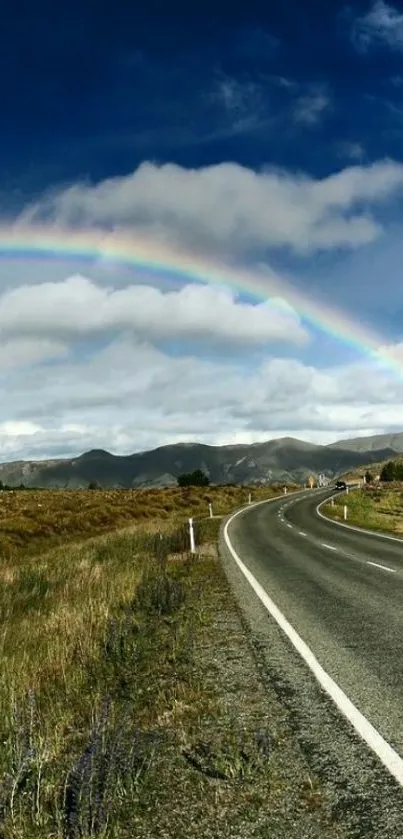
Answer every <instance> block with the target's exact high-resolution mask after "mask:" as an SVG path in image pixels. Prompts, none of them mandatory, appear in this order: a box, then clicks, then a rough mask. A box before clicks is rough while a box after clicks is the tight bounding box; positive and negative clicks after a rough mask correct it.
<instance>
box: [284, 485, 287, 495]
mask: <svg viewBox="0 0 403 839" xmlns="http://www.w3.org/2000/svg"><path fill="white" fill-rule="evenodd" d="M284 495H287V487H284Z"/></svg>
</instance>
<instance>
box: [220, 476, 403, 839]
mask: <svg viewBox="0 0 403 839" xmlns="http://www.w3.org/2000/svg"><path fill="white" fill-rule="evenodd" d="M333 492H334V490H333ZM330 494H331V493H330V492H329V491H327V492H323V491H322V492H320V493H318V492H316V491H312V492H311V491H307V492H305V493H304V494H303V495H299V497H298V496H296V497H295V498H293V497H292V496H288V498H284V499H281V500H279V501H276V502H274V503H270V504H262V505H260V506H256V507H253V508H251V509H249V510H247V511H245V512H244V513H242V514H241V515H240V516H238V517H237V518H235V519H234V520H233V521H232V522H230V524H229V526H228V536H229V538H230V542H231V544H232V546H233V548H234V549H235V551H236V552H237V554H238V556H239V557H240V558H241V559H242V561H243V562H244V563H245V565H246V567H247V568H248V569H249V570H250V571H251V572H252V574H253V575H254V577H255V578H256V579H257V580H258V582H259V583H260V584H261V585H262V587H263V589H264V590H265V592H267V594H268V595H269V597H270V598H271V600H272V601H273V602H274V603H275V604H276V606H277V607H278V608H279V609H280V610H281V612H282V614H283V615H284V617H285V618H286V619H287V620H288V621H289V622H290V624H291V625H292V627H293V628H294V629H295V630H296V632H297V633H298V635H299V636H300V637H301V638H302V639H303V641H305V643H306V644H307V645H308V646H309V647H310V649H311V650H312V652H313V653H314V656H315V657H316V659H317V660H318V661H319V663H320V664H321V665H322V667H323V668H324V670H325V671H326V673H328V674H329V676H330V677H331V678H332V679H333V680H334V681H335V682H336V684H337V685H338V686H339V687H340V688H341V689H342V691H343V692H344V693H345V694H346V696H347V697H348V698H349V699H350V700H351V701H352V702H353V703H354V705H355V706H356V708H358V709H359V711H360V712H361V713H362V714H363V715H364V716H365V718H366V719H367V720H368V721H369V722H370V723H371V724H372V726H374V727H375V729H376V730H377V732H379V733H380V734H381V736H382V737H383V738H384V739H385V740H386V741H387V743H389V744H390V745H391V746H392V748H393V749H394V750H395V751H396V752H397V753H398V755H399V756H400V757H402V758H403V542H402V543H401V544H399V543H398V542H392V541H388V540H386V539H382V538H380V537H377V536H367V535H364V534H361V533H357V532H354V531H348V530H345V529H344V528H341V527H338V526H337V525H334V524H332V523H331V522H327V521H324V520H323V519H321V518H319V517H318V516H317V514H316V506H317V504H318V503H319V501H320V500H322V499H323V498H325V497H326V495H330ZM225 564H226V569H227V573H228V570H229V569H231V558H230V557H229V556H228V555H227V558H226V562H225ZM232 564H234V563H233V561H232ZM231 573H232V574H234V573H235V572H233V571H232V572H231ZM237 585H238V587H239V586H242V585H243V592H244V595H243V596H246V594H245V583H243V584H241V581H240V578H239V579H238V581H237ZM241 596H242V595H241ZM253 596H254V597H255V600H257V598H256V595H253ZM250 603H251V598H250V597H249V606H250ZM259 608H260V609H261V606H259ZM266 617H267V615H266ZM260 618H261V620H262V614H260ZM273 632H274V630H273V629H272V630H271V633H272V635H271V640H270V642H273V647H272V649H273V656H274V657H276V656H277V662H278V668H280V669H281V670H282V671H283V676H282V678H285V679H288V680H289V681H290V683H292V682H294V684H295V685H296V686H297V687H296V689H297V691H299V692H300V694H301V704H303V703H304V702H305V706H307V703H313V702H314V697H315V689H312V682H314V681H315V679H314V677H313V675H312V674H311V673H310V672H309V668H308V666H307V665H306V664H305V662H300V663H298V664H297V661H296V658H297V653H296V652H295V651H291V650H290V649H289V648H290V647H291V645H290V643H289V642H288V639H287V640H286V641H285V642H283V652H282V653H281V652H279V651H277V653H275V644H274V641H273V639H274V638H275V639H277V640H276V642H275V643H276V644H279V643H280V640H279V635H280V634H281V632H280V630H278V632H277V633H276V634H273ZM267 637H268V636H267ZM268 640H269V639H268ZM287 649H288V656H289V657H290V656H291V659H292V663H291V664H290V666H289V665H288V663H287V664H286V663H285V655H287V652H286V651H287ZM273 656H272V657H273ZM268 660H269V656H268ZM293 668H294V669H293ZM297 671H298V672H297ZM308 683H309V685H308ZM307 685H308V688H307ZM308 693H309V695H310V697H311V698H310V699H308V698H307V697H308ZM317 693H318V690H317V686H316V694H317ZM304 696H305V699H304V698H303V697H304ZM322 698H323V697H322ZM329 701H330V700H329ZM322 711H323V709H322ZM321 713H322V712H321ZM323 713H324V712H323ZM309 714H311V716H312V720H309V719H308V716H309ZM315 715H316V711H315V710H314V708H313V705H312V704H311V710H310V711H309V710H308V708H307V707H305V717H306V721H305V723H304V724H306V725H307V726H308V727H309V726H311V723H312V728H311V730H310V735H309V736H310V737H311V738H312V739H315V737H316V740H317V741H318V740H319V739H320V738H321V737H322V738H323V742H322V744H319V745H318V754H319V752H320V749H322V752H323V751H324V752H326V753H327V755H328V758H329V760H336V759H337V761H338V768H339V770H341V771H342V767H343V764H344V766H345V767H346V766H347V767H349V770H348V771H350V772H351V775H352V776H354V778H355V782H354V783H355V788H356V790H357V788H358V789H360V784H361V782H360V772H361V769H360V766H361V767H362V784H364V785H365V784H366V785H367V786H368V784H372V785H373V788H375V782H374V777H375V775H376V777H377V781H376V784H377V786H378V796H377V797H378V799H379V800H378V804H377V807H378V815H379V813H380V810H382V809H383V805H384V807H386V810H387V812H386V810H385V812H384V813H383V816H379V817H380V818H384V819H385V820H386V821H384V822H382V827H381V826H380V825H379V830H380V831H381V832H379V833H378V834H376V833H375V834H374V835H379V836H389V835H390V836H395V835H396V836H398V835H400V836H403V815H401V813H403V810H402V806H403V791H402V789H401V788H400V787H398V785H397V783H396V781H395V780H393V781H392V785H391V786H389V787H388V778H387V777H386V776H387V774H388V773H387V772H386V770H384V767H381V766H380V765H379V766H378V761H377V759H376V758H374V756H373V755H372V756H371V753H370V749H369V748H367V745H366V744H363V743H362V741H360V740H359V738H358V741H359V744H358V745H357V742H356V741H354V742H355V746H354V749H353V748H350V747H349V744H348V742H347V740H348V738H349V736H350V735H349V732H348V728H347V727H346V726H347V722H346V721H345V720H344V722H343V721H342V720H340V721H338V722H337V723H335V720H336V719H337V713H335V714H332V717H333V723H332V724H333V726H334V728H333V735H332V734H331V733H330V732H329V729H328V728H326V726H327V725H328V722H329V721H327V722H325V721H324V716H323V714H322V723H319V717H318V718H317V723H316V724H315V722H314V717H315ZM315 725H316V734H315V733H314V729H315ZM320 726H322V731H319V730H318V728H319V727H320ZM337 729H340V732H339V734H340V736H339V735H338V731H337ZM341 729H343V731H341ZM326 732H327V733H326ZM346 735H347V740H346ZM338 736H339V746H338V747H337V749H338V754H337V758H335V751H337V749H336V745H335V744H336V742H337V740H338ZM332 737H333V739H334V742H333V743H332V742H331V739H332ZM351 737H352V735H351ZM351 737H350V743H351V742H352V740H351ZM352 739H354V738H352ZM326 740H327V744H326ZM360 744H361V745H360ZM353 752H354V754H353ZM331 755H333V757H329V756H331ZM322 757H323V755H322ZM371 758H372V759H371ZM364 766H365V767H366V768H364ZM373 772H374V773H375V775H374V777H373V778H372V780H371V777H372V774H371V773H373ZM385 784H386V786H382V785H385ZM387 787H388V790H389V791H388V793H386V789H387ZM392 789H393V794H392V793H391V792H390V791H391V790H392ZM355 794H356V793H355ZM390 794H391V795H392V798H390ZM392 799H393V801H392ZM399 807H400V812H399ZM388 820H389V821H388ZM389 822H390V833H389V828H387V827H386V824H387V823H388V824H389ZM392 822H393V824H394V827H393V828H392V826H391V825H392ZM360 835H361V834H360ZM362 835H364V833H362ZM365 835H367V833H365ZM368 835H369V834H368ZM371 835H372V834H371Z"/></svg>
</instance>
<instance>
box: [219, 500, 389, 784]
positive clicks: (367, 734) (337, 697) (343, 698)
mask: <svg viewBox="0 0 403 839" xmlns="http://www.w3.org/2000/svg"><path fill="white" fill-rule="evenodd" d="M274 500H278V499H274V498H271V499H268V500H266V501H259V502H257V503H256V504H254V505H252V506H254V507H257V506H258V505H259V504H265V503H266V504H267V503H269V502H270V501H274ZM248 509H251V507H250V506H249V507H246V508H245V507H243V508H242V509H241V510H238V511H237V512H236V513H233V514H232V516H230V517H229V519H228V520H227V521H226V523H225V525H224V529H223V536H224V541H225V544H226V546H227V548H228V550H229V552H230V554H231V556H232V558H233V559H234V560H235V562H236V564H237V566H238V568H239V570H240V571H241V572H242V574H243V575H244V577H245V578H246V580H247V581H248V583H249V585H250V586H251V588H252V589H253V590H254V592H255V594H256V595H257V596H258V598H259V600H260V601H261V603H262V604H263V606H264V607H265V608H266V609H267V611H268V612H269V614H270V615H271V617H272V618H273V619H274V620H275V621H276V623H277V624H278V626H279V627H280V629H281V630H282V631H283V632H284V634H285V635H286V636H287V638H288V639H289V640H290V641H291V643H292V645H293V647H294V648H295V649H296V651H297V652H298V654H299V655H300V656H301V658H302V659H303V660H304V662H305V664H307V665H308V667H309V669H310V670H311V672H312V673H313V675H314V676H315V678H316V680H317V681H318V682H319V684H320V685H321V687H322V688H323V690H324V691H325V693H326V694H327V695H328V696H329V697H330V698H331V699H332V700H333V702H334V703H335V705H336V706H337V708H338V709H339V711H341V713H342V714H343V716H344V717H346V719H347V720H348V721H349V722H350V724H351V725H352V726H353V728H354V729H355V731H356V732H357V734H358V735H359V736H360V737H361V739H362V740H364V742H365V743H366V744H367V746H369V748H370V749H371V751H372V752H374V754H376V756H377V757H378V759H379V760H380V761H381V763H382V764H383V765H384V767H385V768H386V769H387V770H388V772H389V773H390V774H391V775H392V776H393V777H394V778H395V780H396V781H397V782H398V784H399V785H400V786H403V760H402V758H401V757H400V755H398V753H397V752H395V750H394V749H393V748H392V746H390V745H389V743H387V741H386V740H384V738H383V737H382V735H381V734H380V733H379V731H377V730H376V728H374V726H373V725H372V724H371V723H370V722H369V720H367V718H366V717H364V715H363V714H362V713H361V711H359V710H358V708H357V707H356V706H355V705H354V704H353V702H352V701H351V699H349V698H348V696H347V695H346V694H345V693H344V691H342V689H341V688H340V687H339V686H338V685H337V684H336V682H335V681H334V680H333V679H332V678H331V676H329V674H328V673H326V670H324V668H323V667H322V665H321V664H319V661H318V660H317V659H316V658H315V656H314V654H313V652H312V650H311V649H310V648H309V647H308V645H307V644H306V643H305V641H303V639H302V638H301V637H300V636H299V635H298V633H297V632H296V630H295V629H294V627H293V626H291V624H290V623H289V621H288V620H287V618H286V617H285V616H284V615H283V613H282V612H281V611H280V609H279V608H278V606H276V604H275V603H274V602H273V600H272V599H271V598H270V597H269V595H268V594H267V592H266V591H265V590H264V588H263V586H261V584H260V583H259V582H258V580H257V579H256V577H254V575H253V574H252V572H251V571H249V568H247V567H246V565H245V564H244V563H243V562H242V559H241V558H240V557H239V556H238V554H237V552H236V551H235V548H234V547H233V546H232V543H231V540H230V538H229V535H228V529H229V526H230V524H231V523H232V522H233V521H234V519H236V518H237V516H239V515H241V513H245V511H247V510H248ZM324 518H326V516H324Z"/></svg>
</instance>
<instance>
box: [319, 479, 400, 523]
mask: <svg viewBox="0 0 403 839" xmlns="http://www.w3.org/2000/svg"><path fill="white" fill-rule="evenodd" d="M345 504H346V505H347V523H348V524H353V525H357V526H358V527H364V528H367V529H369V530H379V531H381V532H389V533H394V534H396V536H402V535H403V485H402V484H394V485H392V486H388V485H383V486H381V487H380V488H379V489H378V488H372V487H367V488H365V489H361V490H353V491H352V492H349V493H348V495H345V494H344V493H341V494H340V495H337V496H336V497H335V498H334V506H332V505H331V504H330V503H328V504H324V505H323V507H322V508H321V510H322V513H323V514H324V515H327V516H329V517H330V518H334V519H336V520H337V521H344V518H343V507H344V505H345Z"/></svg>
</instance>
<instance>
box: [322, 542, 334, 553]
mask: <svg viewBox="0 0 403 839" xmlns="http://www.w3.org/2000/svg"><path fill="white" fill-rule="evenodd" d="M320 544H321V545H322V548H329V551H337V548H335V547H334V545H327V544H326V542H321V543H320Z"/></svg>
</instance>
